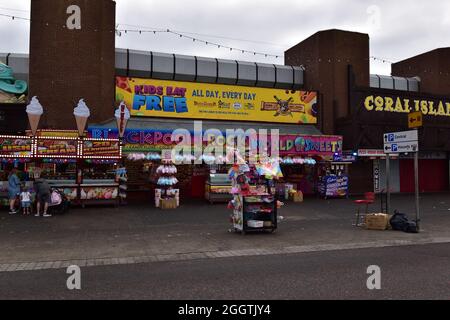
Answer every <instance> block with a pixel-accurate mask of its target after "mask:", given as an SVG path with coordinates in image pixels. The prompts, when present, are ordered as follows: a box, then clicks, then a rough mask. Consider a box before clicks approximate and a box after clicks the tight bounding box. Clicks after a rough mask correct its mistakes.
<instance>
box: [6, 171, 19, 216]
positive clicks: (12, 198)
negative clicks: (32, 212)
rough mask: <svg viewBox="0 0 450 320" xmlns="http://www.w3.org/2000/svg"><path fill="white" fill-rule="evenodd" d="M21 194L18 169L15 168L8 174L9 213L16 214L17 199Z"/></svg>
mask: <svg viewBox="0 0 450 320" xmlns="http://www.w3.org/2000/svg"><path fill="white" fill-rule="evenodd" d="M19 194H20V179H19V177H18V176H17V169H16V168H13V169H12V170H11V172H10V173H9V176H8V196H9V214H16V213H17V211H16V208H15V206H16V200H17V196H18V195H19Z"/></svg>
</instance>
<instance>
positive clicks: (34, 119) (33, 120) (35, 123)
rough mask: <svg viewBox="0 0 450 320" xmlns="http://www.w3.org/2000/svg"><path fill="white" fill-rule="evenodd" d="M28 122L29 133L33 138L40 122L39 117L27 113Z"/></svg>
mask: <svg viewBox="0 0 450 320" xmlns="http://www.w3.org/2000/svg"><path fill="white" fill-rule="evenodd" d="M28 120H29V121H30V127H31V132H32V133H33V136H35V135H36V132H37V129H38V126H39V121H40V120H41V115H36V114H30V113H29V114H28Z"/></svg>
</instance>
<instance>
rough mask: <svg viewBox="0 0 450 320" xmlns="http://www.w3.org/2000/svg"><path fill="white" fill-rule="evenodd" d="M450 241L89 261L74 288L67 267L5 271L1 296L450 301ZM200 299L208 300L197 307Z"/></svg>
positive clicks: (171, 308)
mask: <svg viewBox="0 0 450 320" xmlns="http://www.w3.org/2000/svg"><path fill="white" fill-rule="evenodd" d="M448 247H449V246H448V244H431V245H414V246H401V247H388V248H370V249H353V250H338V251H329V252H309V253H296V254H282V255H279V256H276V257H275V258H274V256H248V257H230V258H217V259H211V260H205V261H203V260H186V261H177V262H153V263H140V264H129V265H114V266H97V267H84V268H81V276H80V285H81V290H73V291H70V290H68V289H67V286H66V282H67V280H68V277H69V275H68V274H67V273H66V270H50V269H49V270H40V271H20V272H14V273H0V284H1V285H0V299H2V300H3V299H19V300H53V299H57V300H61V299H69V300H86V299H87V300H97V299H102V300H110V299H120V300H136V299H139V300H147V299H149V300H194V302H187V304H191V305H192V304H193V303H195V300H208V301H210V300H244V301H248V302H249V301H253V300H264V301H265V302H264V305H271V300H277V299H278V300H311V299H313V300H329V299H338V300H344V299H345V300H348V299H350V300H361V299H364V300H386V299H396V300H397V299H408V300H409V299H414V300H416V299H425V300H437V299H439V300H447V301H448V300H449V299H450V251H449V250H448ZM373 265H376V266H378V267H379V270H380V274H379V275H380V278H379V279H380V282H379V284H380V287H379V290H369V289H368V287H367V282H368V278H369V277H370V275H371V274H372V273H371V272H369V273H368V267H369V266H373ZM369 283H373V282H371V281H369ZM266 300H269V301H266ZM248 302H245V303H244V304H246V305H247V304H249V303H248ZM198 303H200V306H201V305H202V302H197V304H195V305H197V306H198ZM158 305H159V306H160V304H158ZM180 306H185V302H183V303H181V302H180ZM220 306H221V307H220V308H217V311H213V316H212V317H211V318H216V316H220V315H221V313H222V312H223V311H224V309H223V307H222V303H221V304H220ZM271 307H272V310H271V312H272V313H273V315H277V314H278V313H279V312H280V311H281V312H283V313H284V310H280V308H278V305H277V306H275V305H273V306H271ZM295 307H296V306H294V308H295ZM281 308H283V307H281ZM161 309H162V312H163V314H164V315H166V316H169V318H175V316H176V315H177V312H178V310H179V307H178V306H177V305H167V306H165V307H161ZM151 310H153V309H152V308H151V307H150V311H151ZM295 310H299V309H294V310H293V311H294V312H298V311H295ZM193 318H196V319H204V318H206V317H205V316H203V317H193ZM259 318H260V317H258V319H259Z"/></svg>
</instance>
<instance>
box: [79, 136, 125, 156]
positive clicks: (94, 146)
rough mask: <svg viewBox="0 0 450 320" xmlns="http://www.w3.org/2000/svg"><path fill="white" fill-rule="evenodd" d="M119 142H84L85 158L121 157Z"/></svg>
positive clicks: (88, 140)
mask: <svg viewBox="0 0 450 320" xmlns="http://www.w3.org/2000/svg"><path fill="white" fill-rule="evenodd" d="M119 150H120V147H119V141H118V140H94V139H92V140H90V139H87V140H83V157H87V158H102V157H120V156H119Z"/></svg>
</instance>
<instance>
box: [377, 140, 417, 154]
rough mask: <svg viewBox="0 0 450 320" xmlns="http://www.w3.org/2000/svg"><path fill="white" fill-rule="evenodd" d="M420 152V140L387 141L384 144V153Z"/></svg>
mask: <svg viewBox="0 0 450 320" xmlns="http://www.w3.org/2000/svg"><path fill="white" fill-rule="evenodd" d="M410 152H419V143H418V142H399V143H386V144H385V145H384V153H389V154H391V153H410Z"/></svg>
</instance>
